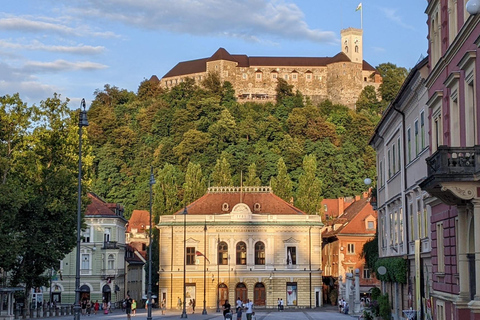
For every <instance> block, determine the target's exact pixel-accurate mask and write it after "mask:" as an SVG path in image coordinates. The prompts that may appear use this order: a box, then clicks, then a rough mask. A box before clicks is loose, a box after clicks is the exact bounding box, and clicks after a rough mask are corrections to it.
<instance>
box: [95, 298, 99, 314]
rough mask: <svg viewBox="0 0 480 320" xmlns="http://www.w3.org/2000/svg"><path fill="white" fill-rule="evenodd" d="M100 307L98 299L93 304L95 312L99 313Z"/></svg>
mask: <svg viewBox="0 0 480 320" xmlns="http://www.w3.org/2000/svg"><path fill="white" fill-rule="evenodd" d="M98 309H100V304H99V303H98V300H96V301H95V304H94V305H93V314H97V312H98Z"/></svg>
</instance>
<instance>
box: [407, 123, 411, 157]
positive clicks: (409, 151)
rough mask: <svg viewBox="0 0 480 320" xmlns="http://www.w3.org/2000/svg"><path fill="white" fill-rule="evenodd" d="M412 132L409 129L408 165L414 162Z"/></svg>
mask: <svg viewBox="0 0 480 320" xmlns="http://www.w3.org/2000/svg"><path fill="white" fill-rule="evenodd" d="M411 139H412V138H411V132H410V128H408V129H407V149H408V150H407V156H408V163H410V162H411V161H412V141H411Z"/></svg>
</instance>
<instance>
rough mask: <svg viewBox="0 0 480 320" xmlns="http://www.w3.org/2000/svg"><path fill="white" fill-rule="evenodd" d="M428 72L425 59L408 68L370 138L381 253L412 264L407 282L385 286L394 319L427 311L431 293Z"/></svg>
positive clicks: (382, 255)
mask: <svg viewBox="0 0 480 320" xmlns="http://www.w3.org/2000/svg"><path fill="white" fill-rule="evenodd" d="M427 76H428V59H427V58H425V59H423V60H422V61H420V62H419V63H418V64H417V65H416V66H415V67H414V68H413V69H412V70H411V71H410V73H409V75H408V76H407V78H406V80H405V82H404V83H403V85H402V87H401V89H400V91H399V93H398V94H397V96H396V98H395V99H394V101H393V102H392V103H391V104H390V105H389V106H388V108H387V109H386V111H385V112H384V114H383V116H382V118H381V120H380V122H379V123H378V125H377V127H376V128H375V133H374V135H373V136H372V138H371V139H370V145H371V146H372V147H373V148H374V149H375V150H376V152H377V191H376V198H377V205H378V239H379V257H380V258H387V257H397V258H402V259H406V260H407V265H408V272H407V279H405V280H406V281H405V283H401V282H394V283H387V284H385V283H384V284H383V285H382V288H383V290H384V292H387V293H388V294H389V296H390V297H391V299H392V316H393V317H394V319H400V318H401V317H402V316H403V313H402V310H406V309H410V308H412V309H413V310H417V312H418V314H417V315H418V316H420V315H421V314H422V312H421V311H422V310H423V314H425V313H426V306H427V302H428V299H429V295H430V291H431V290H430V287H431V280H432V277H431V274H432V269H431V259H430V253H431V237H430V208H429V203H430V202H429V200H428V198H429V197H428V194H427V193H426V192H425V191H424V190H422V189H421V188H420V183H421V182H422V181H424V180H425V179H426V177H427V165H426V163H425V159H426V158H427V157H428V155H429V152H428V150H429V149H428V146H429V144H428V132H429V125H428V121H427V116H428V107H427V100H428V92H427V88H426V85H425V83H426V78H427Z"/></svg>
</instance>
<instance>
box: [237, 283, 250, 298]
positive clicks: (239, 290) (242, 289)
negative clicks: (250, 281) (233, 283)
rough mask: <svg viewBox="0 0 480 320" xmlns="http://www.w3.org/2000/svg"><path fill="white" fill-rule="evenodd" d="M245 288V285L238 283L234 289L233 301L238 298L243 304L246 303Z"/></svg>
mask: <svg viewBox="0 0 480 320" xmlns="http://www.w3.org/2000/svg"><path fill="white" fill-rule="evenodd" d="M247 296H248V295H247V286H246V285H245V283H239V284H237V287H236V288H235V301H237V300H238V298H240V300H242V301H243V302H246V301H247Z"/></svg>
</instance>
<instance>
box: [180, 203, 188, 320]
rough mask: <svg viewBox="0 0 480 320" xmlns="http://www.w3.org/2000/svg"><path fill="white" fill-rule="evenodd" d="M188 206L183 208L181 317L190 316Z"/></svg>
mask: <svg viewBox="0 0 480 320" xmlns="http://www.w3.org/2000/svg"><path fill="white" fill-rule="evenodd" d="M187 214H188V212H187V207H186V206H185V210H183V311H182V315H181V316H180V318H188V316H187V309H186V308H187V301H186V300H187V286H186V285H185V278H186V269H187V260H186V258H187V241H186V235H187V220H186V219H187Z"/></svg>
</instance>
